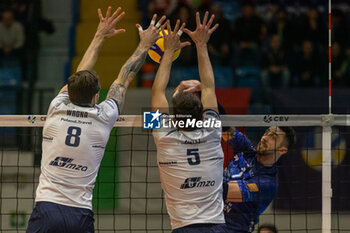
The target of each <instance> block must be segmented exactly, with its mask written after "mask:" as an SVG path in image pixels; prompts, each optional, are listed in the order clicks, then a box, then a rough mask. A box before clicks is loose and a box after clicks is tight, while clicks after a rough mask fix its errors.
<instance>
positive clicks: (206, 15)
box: [203, 11, 209, 25]
mask: <svg viewBox="0 0 350 233" xmlns="http://www.w3.org/2000/svg"><path fill="white" fill-rule="evenodd" d="M208 16H209V12H208V11H206V12H205V14H204V19H203V25H206V24H207V21H208Z"/></svg>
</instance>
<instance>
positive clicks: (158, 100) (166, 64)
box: [152, 20, 190, 113]
mask: <svg viewBox="0 0 350 233" xmlns="http://www.w3.org/2000/svg"><path fill="white" fill-rule="evenodd" d="M166 26H167V30H168V35H167V34H165V32H164V31H163V35H164V36H163V38H164V54H163V57H162V60H161V62H160V66H159V69H158V71H157V75H156V78H155V80H154V83H153V86H152V109H153V110H157V109H160V111H161V112H163V113H169V104H168V101H167V99H166V96H165V89H166V87H167V85H168V82H169V77H170V70H171V64H172V62H173V57H174V54H175V52H176V51H177V50H179V49H181V48H183V47H185V46H187V45H190V42H183V43H181V42H180V35H181V33H182V31H183V29H184V28H185V23H183V24H182V26H181V28H180V29H179V27H180V20H177V22H176V26H175V28H174V31H173V32H172V31H171V26H170V22H169V21H167V23H166Z"/></svg>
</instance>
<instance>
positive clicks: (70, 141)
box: [66, 126, 81, 147]
mask: <svg viewBox="0 0 350 233" xmlns="http://www.w3.org/2000/svg"><path fill="white" fill-rule="evenodd" d="M67 134H68V135H67V137H66V145H67V146H73V147H78V146H79V143H80V137H79V136H80V135H81V128H79V127H74V126H71V127H69V128H68V130H67Z"/></svg>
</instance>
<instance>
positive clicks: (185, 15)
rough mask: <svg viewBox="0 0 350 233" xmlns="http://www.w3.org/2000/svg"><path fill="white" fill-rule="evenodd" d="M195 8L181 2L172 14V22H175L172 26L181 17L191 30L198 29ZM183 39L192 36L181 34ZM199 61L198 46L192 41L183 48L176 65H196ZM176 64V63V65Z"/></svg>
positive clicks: (187, 39) (185, 39) (186, 39)
mask: <svg viewBox="0 0 350 233" xmlns="http://www.w3.org/2000/svg"><path fill="white" fill-rule="evenodd" d="M194 15H195V13H194V10H193V9H192V7H191V6H189V5H187V4H185V3H180V4H179V5H178V6H177V8H176V9H175V10H174V12H173V13H172V14H171V16H170V22H171V23H172V24H173V25H172V26H173V27H174V26H175V23H176V20H177V19H179V20H180V21H181V22H185V23H186V28H188V29H189V30H195V29H196V26H195V25H196V21H195V18H194ZM181 40H182V41H189V40H190V37H189V36H188V35H187V34H185V33H184V34H183V35H182V36H181ZM196 61H197V53H196V47H195V45H194V43H192V44H191V45H190V46H186V47H184V48H182V49H181V59H177V61H176V62H175V64H176V65H181V66H194V65H195V64H196ZM175 64H174V65H175Z"/></svg>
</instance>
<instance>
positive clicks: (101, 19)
mask: <svg viewBox="0 0 350 233" xmlns="http://www.w3.org/2000/svg"><path fill="white" fill-rule="evenodd" d="M97 14H98V17H99V18H100V21H103V20H104V18H103V15H102V11H101V9H100V8H98V9H97Z"/></svg>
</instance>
